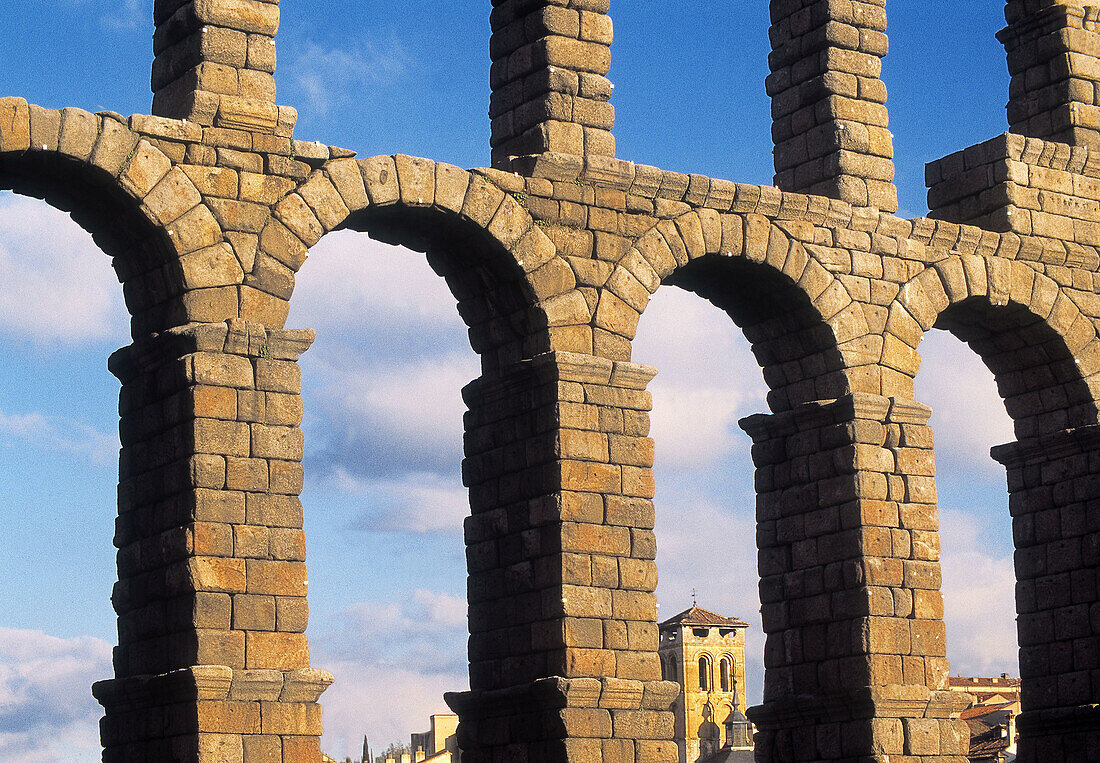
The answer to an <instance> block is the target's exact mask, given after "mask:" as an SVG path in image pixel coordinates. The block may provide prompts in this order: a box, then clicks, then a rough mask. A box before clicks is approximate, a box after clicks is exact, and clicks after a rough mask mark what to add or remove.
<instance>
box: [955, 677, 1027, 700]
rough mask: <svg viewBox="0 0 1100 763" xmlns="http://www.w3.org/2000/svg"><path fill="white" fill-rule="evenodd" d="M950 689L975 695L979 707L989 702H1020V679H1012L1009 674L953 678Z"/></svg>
mask: <svg viewBox="0 0 1100 763" xmlns="http://www.w3.org/2000/svg"><path fill="white" fill-rule="evenodd" d="M948 681H949V684H948V688H950V689H951V691H957V692H962V693H964V694H973V695H974V700H975V702H976V703H977V704H979V705H984V704H988V703H989V702H1019V701H1020V679H1019V678H1012V677H1010V676H1009V675H1008V673H1001V675H999V676H994V677H992V678H985V677H980V676H951V677H950V678H949V679H948Z"/></svg>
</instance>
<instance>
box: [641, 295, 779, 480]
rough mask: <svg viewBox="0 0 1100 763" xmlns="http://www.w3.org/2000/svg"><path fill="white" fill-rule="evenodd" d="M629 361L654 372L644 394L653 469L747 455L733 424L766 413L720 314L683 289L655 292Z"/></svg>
mask: <svg viewBox="0 0 1100 763" xmlns="http://www.w3.org/2000/svg"><path fill="white" fill-rule="evenodd" d="M633 357H634V360H636V361H637V362H640V363H647V364H649V365H652V366H655V367H656V368H657V370H658V375H657V378H656V379H654V380H653V382H652V383H651V384H650V386H649V389H650V391H651V392H652V393H653V412H652V414H651V415H650V421H651V424H652V436H653V438H654V440H655V441H656V450H657V457H656V458H657V466H658V468H659V469H692V470H699V469H706V468H710V467H714V466H715V465H716V464H717V463H718V462H719V461H720V460H721V459H722V458H724V457H726V456H728V455H730V454H731V453H734V452H736V451H738V450H739V449H741V448H744V451H745V452H747V451H748V447H749V441H748V439H747V437H745V436H744V435H743V434H742V432H741V430H740V428H739V427H738V426H737V420H738V419H739V418H741V417H743V416H747V415H749V414H752V413H758V412H761V411H764V410H766V403H765V396H766V392H767V390H766V387H765V385H764V379H763V376H762V375H761V373H760V367H759V365H758V364H757V362H756V359H755V358H754V357H753V355H752V352H751V351H750V349H749V343H748V341H747V340H746V339H745V338H744V335H743V334H742V333H741V329H739V328H738V327H737V326H736V325H735V324H734V323H733V321H732V320H731V319H730V317H729V316H728V315H726V314H725V313H724V312H722V311H721V310H719V309H718V308H716V307H714V306H713V305H711V304H710V303H709V302H706V301H705V300H703V299H701V298H699V297H697V296H695V295H694V294H691V293H689V292H686V291H683V290H681V289H671V288H667V287H666V288H664V289H661V290H660V291H658V292H657V294H656V295H655V296H654V298H653V299H652V300H651V301H650V304H649V307H648V308H647V309H646V312H645V314H644V315H643V316H642V321H641V323H640V325H639V331H638V336H637V338H636V339H635V341H634V353H633Z"/></svg>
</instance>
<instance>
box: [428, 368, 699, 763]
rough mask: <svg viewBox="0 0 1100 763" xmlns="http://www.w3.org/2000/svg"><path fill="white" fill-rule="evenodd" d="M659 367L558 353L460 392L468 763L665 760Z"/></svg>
mask: <svg viewBox="0 0 1100 763" xmlns="http://www.w3.org/2000/svg"><path fill="white" fill-rule="evenodd" d="M653 374H654V371H653V369H651V368H648V367H646V366H639V365H636V364H633V363H625V362H612V361H610V360H605V359H603V358H597V357H594V356H590V355H578V354H573V353H562V352H557V353H549V354H546V355H542V356H539V357H537V358H534V359H532V360H528V361H524V362H522V363H520V364H518V366H517V367H515V368H512V369H510V370H508V371H506V372H504V373H501V374H499V375H495V376H493V377H485V378H482V379H480V380H479V381H477V382H474V383H472V384H471V385H469V386H468V387H467V388H466V389H465V390H464V396H465V398H466V402H467V404H468V405H469V407H470V411H469V413H468V414H467V418H466V460H465V463H464V473H465V480H466V484H467V485H468V486H469V488H470V504H471V516H470V518H469V519H468V520H467V521H466V545H467V550H466V555H467V562H468V567H469V586H468V594H469V607H470V686H471V691H469V692H465V693H462V694H449V695H448V696H447V701H448V703H449V704H450V705H451V707H452V708H453V709H454V710H455V711H456V712H457V713H458V715H459V718H460V724H459V729H458V736H459V745H460V746H461V748H462V751H463V760H468V761H469V762H470V763H483V762H485V761H499V760H516V761H528V760H530V761H535V760H538V761H546V762H547V763H566V762H567V761H568V762H569V763H594V762H595V763H599V761H609V762H610V761H616V762H617V763H618V762H619V761H638V763H642V761H644V762H645V763H662V762H667V763H672V762H673V761H675V760H676V756H677V751H676V745H675V743H674V742H673V741H672V735H673V716H672V712H671V711H670V710H669V708H670V706H671V704H672V702H673V700H674V699H675V698H676V695H677V694H678V693H679V686H678V685H677V684H675V683H671V682H665V681H662V680H661V666H660V662H659V660H658V657H657V646H658V632H657V623H656V619H657V601H656V596H655V595H654V590H655V588H656V584H657V568H656V564H655V561H654V560H655V557H656V545H655V539H654V535H653V520H654V509H653V501H652V499H653V472H652V468H651V467H652V464H653V442H652V440H650V439H649V437H648V433H649V414H648V411H649V409H650V405H651V403H650V396H649V394H648V393H647V392H645V387H646V385H647V384H648V383H649V381H650V379H651V378H652V376H653Z"/></svg>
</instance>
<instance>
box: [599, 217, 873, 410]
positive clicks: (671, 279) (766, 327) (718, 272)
mask: <svg viewBox="0 0 1100 763" xmlns="http://www.w3.org/2000/svg"><path fill="white" fill-rule="evenodd" d="M664 283H668V284H673V285H677V286H682V287H683V288H686V289H688V290H689V291H693V292H695V293H697V294H699V295H700V296H703V297H704V298H706V299H708V300H710V301H712V302H713V303H714V304H715V305H717V306H718V307H719V308H721V309H722V310H724V311H726V312H727V313H729V314H730V316H731V317H732V318H733V320H734V322H735V323H736V324H737V325H738V326H740V327H742V329H743V330H744V331H745V334H746V336H747V337H748V339H749V341H750V342H751V343H752V346H753V353H754V354H755V355H756V357H757V360H758V362H759V363H760V365H761V367H762V368H763V369H764V377H765V381H766V382H767V384H768V387H769V389H770V393H769V395H768V403H769V405H770V406H771V408H772V410H775V411H779V410H789V409H790V408H793V407H794V406H796V405H799V404H800V403H804V402H808V401H812V400H823V399H834V398H837V397H840V396H842V395H844V394H847V393H848V392H851V391H855V390H861V388H862V386H863V381H862V380H863V379H865V378H866V375H862V374H860V373H859V372H858V370H857V369H859V368H860V367H861V366H866V365H867V362H868V358H867V349H868V347H869V342H868V334H869V328H868V325H867V319H866V316H865V315H864V312H863V307H862V305H861V304H860V303H859V302H857V301H855V300H853V298H852V296H851V294H850V293H849V292H848V290H847V288H846V287H845V285H844V284H843V282H842V281H841V280H840V279H838V278H837V277H836V276H835V275H833V273H831V272H830V271H829V270H828V269H826V268H825V267H824V266H823V265H822V264H821V263H820V262H818V260H817V259H816V257H815V256H814V254H813V252H811V251H810V250H809V249H808V248H807V247H806V246H804V245H803V244H802V243H801V242H800V241H798V240H796V239H794V238H792V237H791V236H789V235H788V234H787V233H786V232H785V231H784V230H783V229H782V228H781V227H780V226H778V225H777V224H775V223H774V222H773V221H772V220H770V219H769V218H767V217H765V216H763V215H758V214H734V213H726V214H722V213H719V212H717V211H715V210H710V209H698V210H693V211H691V212H687V213H684V214H683V215H680V216H679V217H677V218H675V219H674V220H665V221H662V222H661V223H659V224H658V225H657V226H656V227H654V228H652V229H650V230H649V231H647V232H646V233H645V234H643V235H642V236H641V237H640V238H639V239H638V241H637V242H636V243H635V245H634V247H633V248H632V249H631V250H630V251H629V252H628V253H627V254H626V256H625V257H623V258H622V259H621V260H620V261H619V264H618V265H617V266H616V268H615V270H614V271H613V273H612V275H611V277H610V278H609V279H608V282H607V288H606V289H605V290H604V291H603V292H602V294H601V297H600V302H599V304H598V305H597V308H596V315H595V320H594V325H595V326H596V327H597V328H605V329H607V330H611V328H612V327H613V326H616V325H617V326H620V327H622V330H623V331H624V334H625V336H626V338H627V339H632V338H633V335H634V332H635V331H636V329H637V322H638V319H639V318H640V317H641V314H642V312H643V311H644V310H645V306H646V304H647V303H648V301H649V297H650V296H651V295H652V294H653V293H655V292H656V290H657V288H658V287H659V286H660V285H661V284H664ZM792 307H793V308H794V309H791V308H792ZM628 308H629V309H628ZM874 391H876V392H877V391H878V390H877V383H876V384H875V385H874Z"/></svg>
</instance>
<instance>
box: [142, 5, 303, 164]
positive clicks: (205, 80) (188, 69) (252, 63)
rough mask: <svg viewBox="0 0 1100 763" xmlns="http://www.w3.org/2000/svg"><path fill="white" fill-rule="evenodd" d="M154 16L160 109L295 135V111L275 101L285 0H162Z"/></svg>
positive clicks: (156, 108) (156, 110)
mask: <svg viewBox="0 0 1100 763" xmlns="http://www.w3.org/2000/svg"><path fill="white" fill-rule="evenodd" d="M153 20H154V21H155V22H156V27H157V30H156V34H155V35H154V36H153V53H154V55H155V58H154V60H153V78H152V87H153V114H154V115H155V116H160V117H171V118H173V119H186V120H189V121H191V122H197V123H199V124H200V125H203V126H204V127H210V126H214V127H222V128H227V129H232V130H242V131H247V132H261V133H268V134H274V135H278V136H281V137H286V138H289V137H291V136H292V134H293V132H294V123H295V122H296V121H297V118H298V115H297V112H296V111H295V110H294V109H292V108H289V107H286V106H276V105H275V77H274V73H275V33H276V32H277V31H278V29H279V0H156V2H155V3H154V6H153ZM226 139H228V136H226ZM238 147H239V146H237V145H233V148H238Z"/></svg>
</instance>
